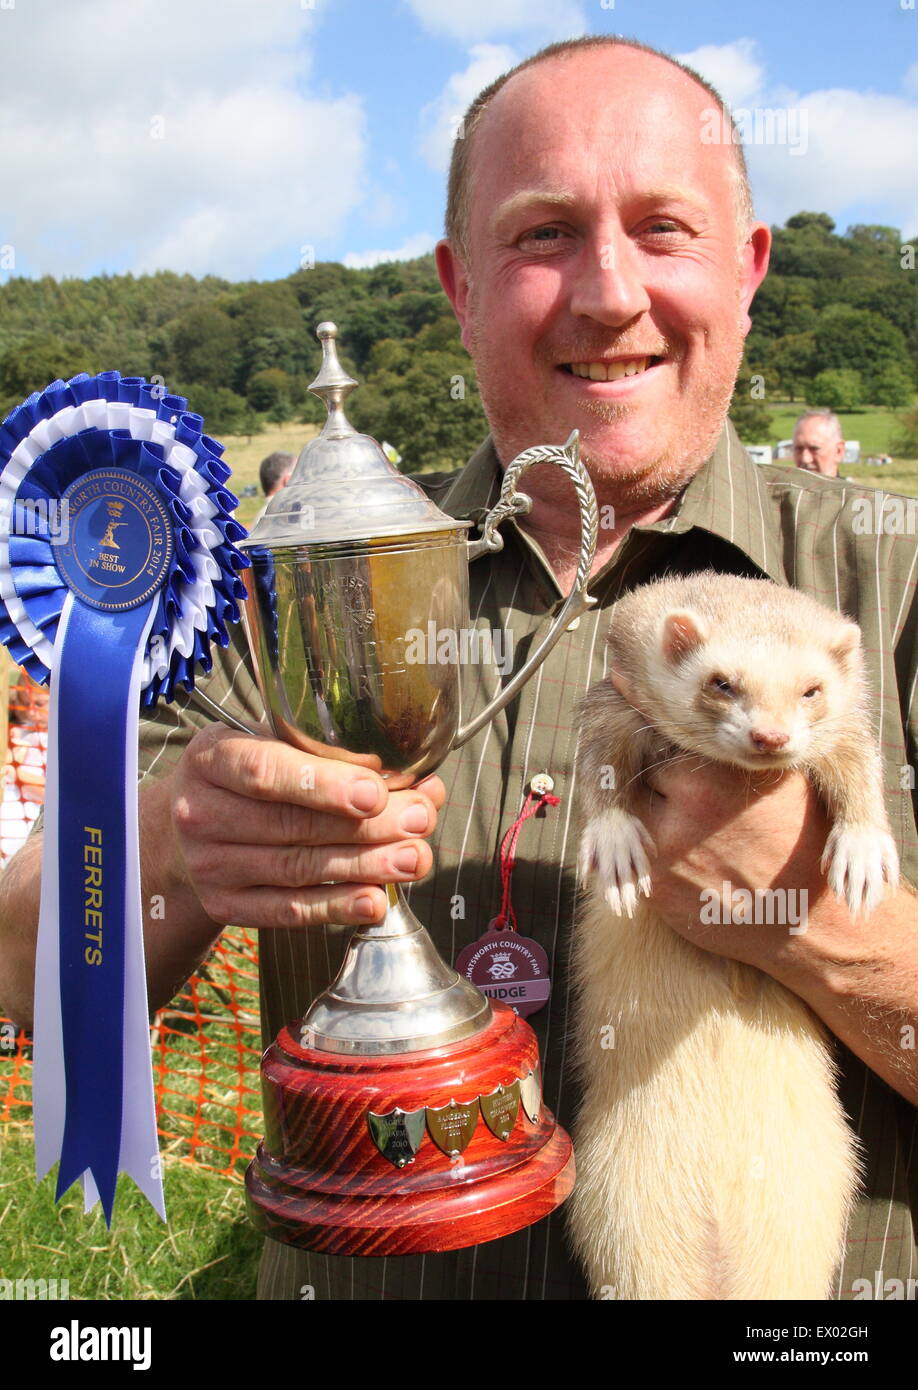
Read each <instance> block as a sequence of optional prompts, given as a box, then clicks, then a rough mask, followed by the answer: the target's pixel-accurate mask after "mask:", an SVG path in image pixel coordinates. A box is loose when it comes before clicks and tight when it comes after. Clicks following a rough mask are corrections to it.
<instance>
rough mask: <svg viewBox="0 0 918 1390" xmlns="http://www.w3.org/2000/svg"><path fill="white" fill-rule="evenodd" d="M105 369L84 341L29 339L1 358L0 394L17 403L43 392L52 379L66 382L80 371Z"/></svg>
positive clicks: (12, 348) (9, 350)
mask: <svg viewBox="0 0 918 1390" xmlns="http://www.w3.org/2000/svg"><path fill="white" fill-rule="evenodd" d="M101 370H103V368H102V367H100V366H98V365H97V363H96V361H95V357H94V354H93V353H92V352H91V351H90V349H89V348H87V347H85V346H84V345H83V344H82V343H78V342H74V341H73V340H68V339H64V338H50V337H49V338H41V337H34V338H28V339H26V340H25V341H24V342H21V343H19V344H18V346H16V347H11V348H9V349H8V351H6V352H5V353H4V354H3V358H2V359H0V393H2V396H3V399H4V400H11V401H12V403H13V405H18V404H19V403H20V401H23V400H24V399H25V398H26V396H30V395H31V394H32V392H33V391H43V390H44V388H45V387H46V386H50V384H51V382H52V381H58V380H60V381H67V380H68V378H69V377H72V376H76V374H77V373H78V372H95V371H101Z"/></svg>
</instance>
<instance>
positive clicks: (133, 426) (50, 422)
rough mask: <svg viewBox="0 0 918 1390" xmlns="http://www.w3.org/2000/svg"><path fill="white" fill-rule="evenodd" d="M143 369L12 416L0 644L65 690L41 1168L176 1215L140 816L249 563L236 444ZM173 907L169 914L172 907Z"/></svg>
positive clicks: (41, 988) (54, 771)
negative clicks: (147, 950)
mask: <svg viewBox="0 0 918 1390" xmlns="http://www.w3.org/2000/svg"><path fill="white" fill-rule="evenodd" d="M203 423H204V422H203V420H202V419H201V417H200V416H199V415H194V414H192V413H191V412H189V411H188V409H187V403H186V401H185V400H184V399H183V398H181V397H179V396H171V395H167V394H165V393H164V391H163V390H162V388H161V387H156V386H151V385H148V383H147V382H146V381H144V380H143V378H140V377H122V376H121V375H120V374H119V373H118V372H102V373H100V374H99V375H97V376H87V375H86V374H85V373H82V374H80V375H79V376H75V377H73V378H72V379H71V380H70V381H68V382H63V381H55V382H52V384H51V385H50V386H48V387H47V388H46V389H45V390H44V391H42V392H40V393H36V394H35V395H32V396H30V397H29V399H28V400H27V401H25V402H24V403H23V404H22V405H21V406H19V407H18V408H17V409H16V410H14V411H13V412H12V414H10V415H9V416H8V417H7V418H6V420H4V422H3V424H2V425H0V641H2V642H3V643H4V644H5V645H6V646H7V647H8V648H9V650H10V653H11V655H12V656H13V658H14V660H15V661H17V662H18V663H19V664H20V665H21V666H23V667H25V669H26V670H27V671H28V672H29V674H30V675H31V676H32V677H33V678H34V679H35V680H37V681H39V682H42V683H45V682H47V683H49V684H50V689H51V695H50V703H49V716H48V771H47V781H46V789H45V830H44V855H43V860H42V879H41V912H40V918H39V932H38V952H37V960H36V976H35V1019H34V1044H35V1054H34V1055H35V1065H34V1073H33V1103H34V1118H35V1158H36V1169H37V1175H38V1178H39V1179H41V1178H42V1177H44V1175H45V1174H46V1173H47V1172H48V1171H49V1169H50V1168H51V1167H52V1166H53V1164H54V1163H55V1162H57V1161H58V1160H60V1168H59V1171H58V1181H57V1196H58V1198H60V1196H61V1195H62V1194H63V1193H64V1192H65V1191H66V1190H67V1189H68V1188H69V1187H70V1185H71V1184H72V1183H73V1182H75V1181H76V1180H77V1179H78V1178H82V1180H83V1190H84V1196H85V1204H86V1209H87V1211H88V1210H89V1209H90V1208H91V1207H92V1206H93V1205H94V1204H95V1202H96V1200H101V1202H102V1206H103V1209H104V1212H105V1218H106V1221H107V1222H109V1223H110V1222H111V1214H112V1207H113V1204H114V1198H115V1185H116V1181H117V1177H118V1173H119V1172H121V1171H123V1172H125V1173H127V1174H128V1175H129V1176H130V1177H132V1178H133V1179H134V1181H135V1182H136V1184H137V1186H138V1187H139V1188H140V1189H141V1191H143V1192H144V1193H145V1195H146V1196H147V1198H148V1199H149V1201H150V1202H151V1203H152V1205H153V1206H154V1207H155V1209H156V1210H157V1211H158V1212H159V1214H160V1215H161V1216H162V1217H163V1218H164V1219H165V1207H164V1202H163V1190H162V1176H161V1167H160V1162H159V1145H158V1140H157V1134H156V1111H155V1105H154V1098H153V1078H152V1071H151V1065H150V1032H149V1013H148V1008H147V990H146V974H145V969H144V954H143V914H142V906H141V897H140V855H139V841H138V825H137V736H138V720H139V712H140V708H141V706H144V707H147V708H149V707H151V706H152V705H154V704H155V703H156V701H157V700H158V699H160V698H162V699H165V700H167V701H168V700H171V699H173V698H174V696H175V695H176V693H177V690H178V688H179V687H184V688H185V689H186V690H191V689H192V688H193V685H194V678H195V672H196V671H198V670H202V671H204V672H207V671H209V670H210V668H211V656H210V646H211V643H213V642H217V643H219V644H220V645H221V646H224V647H225V646H226V645H227V643H228V641H229V636H228V632H227V626H226V624H227V622H237V621H238V620H239V616H240V612H239V607H238V602H237V601H238V600H240V599H241V598H243V597H244V596H245V587H244V585H243V583H242V580H241V578H240V577H239V572H240V571H241V570H242V569H244V568H246V567H247V564H248V561H247V560H246V559H245V557H244V556H243V555H242V554H241V553H240V552H239V551H238V550H237V549H236V546H235V542H236V541H238V540H241V539H242V538H243V537H244V536H245V531H244V530H243V529H242V527H241V526H239V525H238V524H237V523H236V522H235V521H234V520H233V519H232V517H231V516H230V512H231V511H232V509H233V508H234V507H235V505H236V498H235V497H234V496H233V495H232V493H230V492H228V491H227V489H226V487H225V486H224V485H225V483H226V481H227V478H228V477H229V469H228V468H227V467H226V465H225V464H224V463H223V462H222V459H221V454H222V452H223V449H222V446H221V445H219V444H217V443H216V442H215V441H214V440H212V439H210V438H209V437H208V436H207V435H205V434H204V433H203V432H202V429H203ZM167 910H168V908H167Z"/></svg>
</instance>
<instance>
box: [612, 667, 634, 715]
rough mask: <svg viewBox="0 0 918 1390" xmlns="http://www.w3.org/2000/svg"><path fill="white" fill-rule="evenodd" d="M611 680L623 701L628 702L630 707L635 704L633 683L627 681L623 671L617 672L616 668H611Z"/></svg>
mask: <svg viewBox="0 0 918 1390" xmlns="http://www.w3.org/2000/svg"><path fill="white" fill-rule="evenodd" d="M609 680H610V681H611V682H612V684H613V685H614V686H615V689H616V690H617V691H618V693H619V695H621V697H622V699H623V700H627V701H628V704H629V705H634V704H635V700H634V691H633V689H632V686H631V682H630V681H628V680H626V679H625V677H624V676H623V675H622V673H621V671H616V669H615V667H614V666H610V667H609ZM635 707H636V706H635Z"/></svg>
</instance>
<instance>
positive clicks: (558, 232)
mask: <svg viewBox="0 0 918 1390" xmlns="http://www.w3.org/2000/svg"><path fill="white" fill-rule="evenodd" d="M712 105H713V102H712V100H711V98H709V97H708V95H707V93H706V92H705V91H704V90H703V89H702V88H700V87H698V86H697V84H696V83H694V82H692V81H691V80H690V79H689V78H688V77H687V76H685V74H683V73H681V72H679V71H678V70H677V69H675V68H673V67H672V66H671V65H670V64H668V63H666V62H664V61H663V60H661V59H659V58H656V57H654V56H653V55H648V54H643V53H637V52H635V51H633V50H628V49H614V50H605V51H604V50H590V51H585V52H582V53H578V54H576V55H573V56H568V57H564V58H560V59H551V60H548V61H546V62H544V63H539V64H536V65H535V66H534V67H532V68H530V69H527V70H526V71H524V72H522V73H519V74H517V76H516V77H514V78H512V79H511V80H510V82H509V83H508V84H507V86H506V87H505V88H504V89H503V90H502V91H501V92H500V93H498V95H497V96H496V97H495V98H494V99H493V103H492V105H491V107H490V109H489V110H488V112H487V113H486V115H485V117H484V118H483V122H482V124H481V125H480V126H479V128H478V130H477V131H476V133H475V137H474V138H475V145H474V150H473V169H472V213H471V218H470V226H469V245H470V251H469V265H468V266H467V267H465V266H463V265H462V263H461V262H459V261H458V259H456V258H455V257H454V256H452V254H451V252H450V250H449V248H448V246H447V245H446V244H445V243H441V246H440V247H439V248H438V263H439V266H440V271H441V279H442V280H443V283H444V288H445V289H446V291H447V294H449V296H450V299H451V300H452V302H453V306H454V308H455V310H456V313H457V316H458V317H459V320H460V323H461V325H462V330H463V331H462V338H463V342H464V344H465V346H466V347H467V348H468V350H469V352H470V353H471V354H472V356H473V358H474V360H475V365H476V369H477V373H478V380H479V385H480V388H481V394H482V398H483V401H484V406H485V411H486V414H487V416H488V421H489V423H490V426H491V430H492V434H493V435H494V439H495V443H496V447H497V451H498V454H499V456H500V458H501V460H502V462H503V463H505V464H506V463H508V462H509V461H510V459H511V458H513V457H514V455H515V454H517V453H519V452H520V451H521V450H522V449H525V448H528V447H530V446H531V445H533V444H541V443H550V444H560V443H563V442H564V440H565V439H566V438H567V436H568V434H569V432H570V431H571V430H572V429H575V428H576V429H579V431H580V435H581V449H582V455H583V458H584V460H585V462H587V463H588V465H589V466H590V468H591V472H592V473H593V477H594V479H595V480H596V481H597V482H598V481H600V480H603V481H604V483H605V487H604V491H605V493H606V495H609V494H610V493H613V494H615V495H616V496H617V498H618V500H620V501H641V500H647V499H650V498H654V497H660V496H661V495H669V494H671V493H673V492H676V491H678V490H679V487H681V485H682V484H683V483H684V481H685V480H686V479H687V478H688V477H689V476H691V474H692V473H693V472H694V471H695V469H696V468H697V467H698V465H699V464H700V463H701V462H702V460H703V459H704V458H706V457H707V455H708V454H709V453H710V451H711V448H712V447H713V444H714V441H715V439H716V437H717V434H718V432H719V430H720V427H721V425H722V423H723V419H724V416H725V414H726V411H727V408H728V405H729V401H730V396H731V393H732V389H733V383H734V380H735V377H736V372H737V369H738V366H739V362H740V358H741V355H742V346H743V338H744V336H745V333H746V332H747V331H748V326H749V320H748V318H747V317H746V310H747V308H748V305H749V303H750V301H751V298H752V295H753V293H754V292H755V289H756V287H757V286H758V284H759V282H760V281H761V279H762V277H763V276H764V274H765V269H766V267H767V261H768V244H769V239H768V230H767V228H765V227H762V226H759V227H758V229H757V230H756V232H755V235H754V236H753V238H752V241H751V242H750V243H749V244H748V245H747V247H746V248H745V249H744V250H742V251H740V250H739V249H738V245H737V221H736V203H735V184H734V180H733V176H732V173H731V167H730V166H731V161H732V159H733V152H732V150H731V149H730V147H729V146H724V145H711V144H705V143H704V142H703V140H702V138H701V134H702V131H703V129H705V128H706V126H705V122H704V117H703V112H705V111H706V110H707V111H710V109H711V107H712ZM561 487H562V488H563V487H564V483H563V482H562V483H561ZM559 496H560V494H559Z"/></svg>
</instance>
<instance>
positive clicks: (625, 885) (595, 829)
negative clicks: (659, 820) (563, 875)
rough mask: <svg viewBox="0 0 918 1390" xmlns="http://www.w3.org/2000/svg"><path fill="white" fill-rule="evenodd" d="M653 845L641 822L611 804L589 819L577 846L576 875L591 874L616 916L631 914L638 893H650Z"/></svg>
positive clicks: (628, 915) (633, 910)
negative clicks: (577, 864) (579, 844)
mask: <svg viewBox="0 0 918 1390" xmlns="http://www.w3.org/2000/svg"><path fill="white" fill-rule="evenodd" d="M647 851H649V852H650V853H651V854H654V853H656V845H655V844H654V842H653V840H652V839H651V837H650V835H649V834H648V832H647V829H646V827H645V826H644V824H643V822H642V821H640V820H638V818H637V816H632V815H631V814H630V813H629V812H628V811H623V810H621V809H620V808H615V809H613V810H611V811H604V812H603V813H602V815H600V816H597V817H596V818H595V819H594V820H592V821H590V822H589V824H588V825H587V826H586V828H585V830H584V832H583V840H582V842H581V846H580V861H579V863H580V879H581V882H585V881H586V880H587V879H588V878H589V877H591V876H592V875H593V874H595V875H596V877H597V879H598V885H597V886H598V889H599V891H600V892H601V893H602V895H603V897H604V898H605V900H606V902H607V903H608V904H609V907H610V908H611V910H612V911H613V912H614V913H615V915H616V916H617V917H633V916H634V914H635V912H636V910H637V906H638V898H639V897H640V895H641V894H643V895H644V896H645V897H647V898H649V897H650V889H651V880H650V861H649V860H648V858H647Z"/></svg>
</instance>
